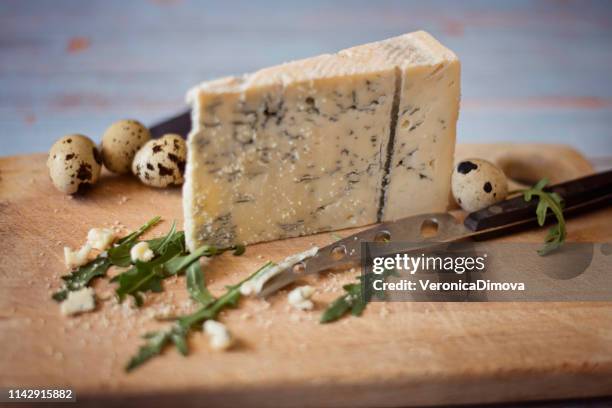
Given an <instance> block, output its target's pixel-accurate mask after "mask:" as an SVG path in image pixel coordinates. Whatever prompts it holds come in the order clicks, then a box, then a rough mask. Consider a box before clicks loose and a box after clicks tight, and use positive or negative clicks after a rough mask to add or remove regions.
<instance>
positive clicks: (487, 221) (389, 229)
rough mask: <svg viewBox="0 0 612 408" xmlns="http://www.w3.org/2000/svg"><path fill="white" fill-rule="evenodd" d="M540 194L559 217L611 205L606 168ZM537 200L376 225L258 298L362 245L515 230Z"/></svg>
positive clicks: (419, 244) (349, 261)
mask: <svg viewBox="0 0 612 408" xmlns="http://www.w3.org/2000/svg"><path fill="white" fill-rule="evenodd" d="M545 190H546V191H550V192H555V193H557V194H559V195H560V196H561V197H562V198H563V200H564V202H565V207H564V210H563V213H564V214H565V215H574V214H576V213H578V212H584V211H587V210H591V209H594V208H597V207H602V206H609V205H610V204H612V170H608V171H605V172H602V173H597V174H593V175H590V176H586V177H582V178H579V179H575V180H572V181H568V182H564V183H560V184H556V185H554V186H551V187H549V188H546V189H545ZM537 202H538V200H531V201H529V202H526V201H525V200H524V198H523V196H522V195H519V196H517V197H514V198H510V199H507V200H505V201H502V202H499V203H497V204H494V205H491V206H489V207H486V208H484V209H482V210H479V211H476V212H473V213H470V214H468V215H467V217H466V218H465V221H464V222H463V223H459V222H458V221H457V219H456V218H455V217H453V216H452V215H451V214H449V213H432V214H421V215H417V216H414V217H407V218H402V219H399V220H396V221H391V222H384V223H381V224H378V225H376V226H375V227H372V228H369V229H367V230H364V231H361V232H358V233H356V234H353V235H350V236H348V237H346V238H343V239H341V240H339V241H336V242H334V243H333V244H331V245H328V246H326V247H324V248H321V249H319V250H318V252H317V253H316V254H315V255H314V256H311V257H309V258H306V259H303V260H302V261H299V262H297V263H294V264H292V265H290V266H288V267H287V268H285V269H284V270H283V271H281V272H279V273H278V274H276V275H275V276H274V277H272V278H271V279H270V280H268V281H267V282H265V284H264V285H263V288H262V290H261V291H260V292H259V294H258V296H259V297H262V298H263V297H267V296H269V295H271V294H273V293H275V292H276V291H278V290H279V289H281V288H283V287H285V286H287V285H289V284H291V283H293V282H295V281H297V280H299V279H301V278H303V277H305V276H307V275H312V274H317V273H320V272H323V271H327V270H333V269H346V268H350V267H352V266H355V265H359V263H360V262H361V243H362V242H377V241H378V242H384V241H396V242H406V243H409V244H407V245H409V246H410V247H409V248H405V250H406V251H411V250H420V249H427V248H431V247H435V246H438V245H440V244H441V243H449V242H455V241H460V240H465V239H468V238H476V237H477V238H486V237H487V236H491V235H498V234H500V233H506V232H509V231H512V230H515V229H516V228H518V227H522V226H525V225H528V224H532V223H534V222H535V221H536V216H535V214H536V212H535V210H536V206H537Z"/></svg>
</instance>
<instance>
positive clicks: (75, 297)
mask: <svg viewBox="0 0 612 408" xmlns="http://www.w3.org/2000/svg"><path fill="white" fill-rule="evenodd" d="M95 307H96V300H95V299H94V291H93V289H92V288H83V289H79V290H76V291H71V292H68V297H67V298H66V300H64V301H63V302H62V303H61V305H60V310H61V312H62V314H63V315H64V316H68V315H73V314H77V313H83V312H89V311H90V310H93V309H94V308H95Z"/></svg>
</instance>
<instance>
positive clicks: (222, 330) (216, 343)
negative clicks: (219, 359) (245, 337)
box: [202, 320, 233, 350]
mask: <svg viewBox="0 0 612 408" xmlns="http://www.w3.org/2000/svg"><path fill="white" fill-rule="evenodd" d="M202 327H203V329H204V333H206V335H207V336H208V343H209V344H210V347H211V348H212V349H213V350H227V349H228V348H230V347H231V345H232V343H233V339H232V335H231V333H230V332H229V330H228V329H227V327H226V326H225V325H224V324H223V323H219V322H218V321H216V320H206V321H205V322H204V324H203V326H202Z"/></svg>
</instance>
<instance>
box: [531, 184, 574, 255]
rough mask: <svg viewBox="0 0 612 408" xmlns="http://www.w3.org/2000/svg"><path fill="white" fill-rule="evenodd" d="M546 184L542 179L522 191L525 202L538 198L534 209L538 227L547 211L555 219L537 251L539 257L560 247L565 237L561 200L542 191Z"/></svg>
mask: <svg viewBox="0 0 612 408" xmlns="http://www.w3.org/2000/svg"><path fill="white" fill-rule="evenodd" d="M547 184H548V179H546V178H543V179H542V180H540V181H538V182H537V183H536V184H535V185H534V186H533V187H531V188H529V189H526V190H523V198H524V199H525V201H527V202H529V201H531V199H532V198H533V196H536V197H538V206H537V207H536V217H537V220H538V225H540V226H543V225H544V223H545V222H546V217H547V215H548V210H550V211H551V212H552V213H553V214H554V216H555V217H556V218H557V224H556V225H554V226H553V227H552V228H550V229H549V230H548V234H547V235H546V238H545V239H544V247H542V248H541V249H539V250H538V254H540V255H541V256H545V255H547V254H549V253H550V252H552V251H554V250H556V249H558V248H559V247H561V245H563V243H564V242H565V238H566V237H567V231H566V229H565V218H564V216H563V206H564V203H563V199H562V198H561V196H560V195H559V194H557V193H554V192H547V191H544V187H546V185H547Z"/></svg>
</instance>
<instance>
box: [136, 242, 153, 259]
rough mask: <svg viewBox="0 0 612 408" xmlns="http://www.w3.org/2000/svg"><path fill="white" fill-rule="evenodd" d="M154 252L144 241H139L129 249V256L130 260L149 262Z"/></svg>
mask: <svg viewBox="0 0 612 408" xmlns="http://www.w3.org/2000/svg"><path fill="white" fill-rule="evenodd" d="M153 256H155V254H154V253H153V251H152V250H151V248H149V244H148V243H146V242H144V241H143V242H139V243H137V244H136V245H134V246H133V247H132V249H130V258H132V262H136V261H140V262H149V261H150V260H151V259H153Z"/></svg>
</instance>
